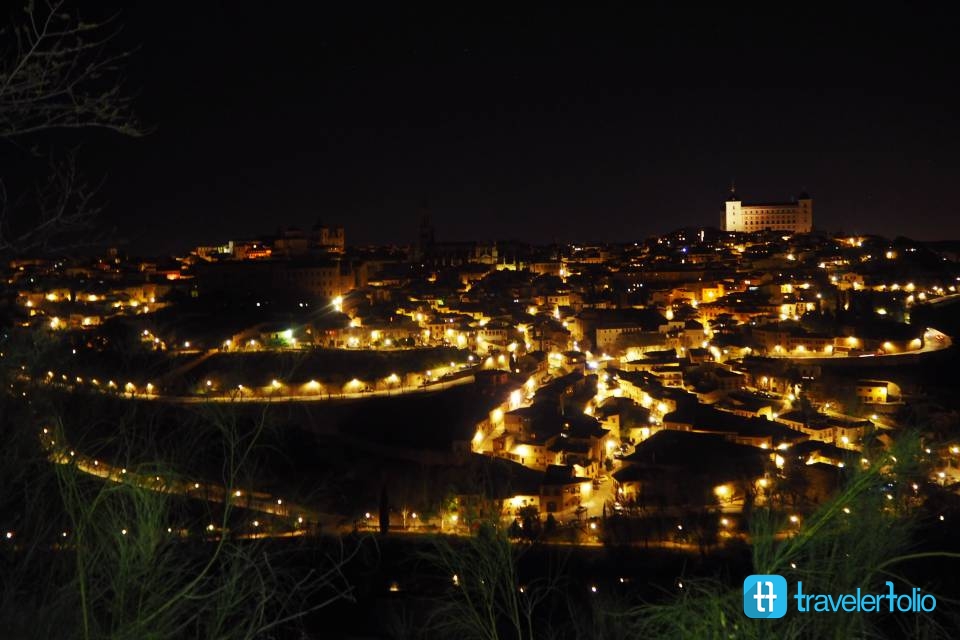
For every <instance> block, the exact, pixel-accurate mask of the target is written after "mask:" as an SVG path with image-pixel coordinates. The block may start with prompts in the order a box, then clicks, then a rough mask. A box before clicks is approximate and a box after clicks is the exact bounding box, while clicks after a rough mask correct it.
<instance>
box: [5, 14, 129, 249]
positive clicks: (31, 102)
mask: <svg viewBox="0 0 960 640" xmlns="http://www.w3.org/2000/svg"><path fill="white" fill-rule="evenodd" d="M119 33H120V26H119V21H118V20H117V16H116V15H114V16H113V17H111V18H109V19H107V20H104V21H100V22H84V21H83V20H82V19H81V17H80V15H79V13H78V12H77V11H76V10H73V9H69V8H68V7H67V6H66V3H65V1H64V0H40V1H39V2H38V1H35V0H30V1H29V2H28V3H27V5H26V6H25V7H24V9H23V11H22V13H21V14H20V15H19V16H18V17H16V18H15V19H14V20H13V21H12V24H11V25H10V26H7V27H5V28H3V29H0V140H3V141H5V142H7V143H9V144H11V145H13V146H15V147H17V148H20V149H22V150H25V151H26V152H27V153H29V154H30V155H31V156H37V155H39V154H40V152H39V151H38V149H39V147H33V146H31V145H33V144H34V143H35V141H36V139H37V138H38V136H39V134H45V133H50V132H56V131H66V130H83V129H100V130H108V131H113V132H117V133H120V134H122V135H126V136H133V137H139V136H141V135H143V134H144V133H145V132H144V129H143V128H142V127H141V126H140V123H139V122H138V121H137V119H136V118H135V116H134V114H133V96H132V95H131V94H129V93H128V92H126V91H125V89H124V86H123V65H125V64H126V62H127V60H128V58H129V57H130V51H127V50H121V49H120V48H119V47H117V46H116V38H117V36H118V34H119ZM41 140H42V141H43V142H49V140H50V139H49V138H48V137H45V136H44V137H42V138H41ZM31 141H33V142H31ZM77 156H78V154H77V151H76V149H74V150H71V151H68V152H67V153H66V155H65V156H63V157H58V156H54V155H53V154H51V161H50V168H49V170H48V175H47V176H46V178H45V179H43V180H41V181H40V182H39V183H37V185H36V189H35V191H36V197H35V198H34V199H32V200H28V199H26V198H23V197H18V198H16V199H15V200H11V199H10V198H9V197H8V188H9V185H10V184H12V183H8V182H6V181H4V179H3V177H0V256H5V255H15V254H24V253H32V252H40V251H42V252H47V253H50V252H55V251H61V250H65V249H76V248H79V246H80V245H81V244H82V243H81V242H80V238H79V236H78V235H77V233H78V232H80V231H87V230H89V229H90V228H91V227H92V223H93V221H94V218H95V217H96V216H97V215H98V214H99V213H100V209H101V206H100V205H99V204H97V202H96V200H95V195H96V192H97V187H96V186H93V185H90V184H89V183H88V182H87V181H86V180H84V179H83V177H82V176H81V174H80V172H79V169H78V167H79V163H78V161H77ZM17 190H18V191H19V189H17Z"/></svg>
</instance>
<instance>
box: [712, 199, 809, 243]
mask: <svg viewBox="0 0 960 640" xmlns="http://www.w3.org/2000/svg"><path fill="white" fill-rule="evenodd" d="M726 204H727V208H726V213H725V215H724V218H723V230H724V231H745V232H748V233H749V232H754V231H765V230H767V229H769V230H771V231H790V232H791V233H810V231H811V230H812V229H813V199H812V198H810V196H808V195H807V194H806V193H801V194H800V196H799V197H798V198H797V199H796V200H794V201H793V202H769V203H746V202H743V201H741V200H740V198H739V197H738V196H737V194H736V193H735V192H734V191H732V190H731V191H730V197H729V198H727V203H726Z"/></svg>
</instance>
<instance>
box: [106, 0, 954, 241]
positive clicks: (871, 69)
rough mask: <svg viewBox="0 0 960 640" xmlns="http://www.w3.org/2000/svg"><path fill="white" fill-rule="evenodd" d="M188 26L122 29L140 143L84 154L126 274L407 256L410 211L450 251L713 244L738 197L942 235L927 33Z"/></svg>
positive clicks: (354, 20) (341, 19)
mask: <svg viewBox="0 0 960 640" xmlns="http://www.w3.org/2000/svg"><path fill="white" fill-rule="evenodd" d="M191 12H192V13H193V14H194V18H193V19H192V20H190V21H183V20H182V19H181V17H180V16H181V14H180V12H179V11H177V10H176V7H174V8H172V9H171V8H162V7H156V6H154V7H149V8H147V7H136V8H130V9H124V10H123V11H121V13H120V19H121V20H122V21H123V23H124V31H123V38H124V42H123V43H124V44H125V45H129V46H130V47H131V48H136V49H137V50H136V51H135V52H134V54H133V56H132V57H131V60H130V70H129V73H128V82H129V84H130V86H131V87H132V88H133V89H134V90H136V91H137V92H139V95H140V98H139V99H138V107H139V110H140V111H141V113H142V119H143V121H144V122H145V123H146V125H147V126H148V127H151V129H152V130H151V131H150V132H149V133H148V135H146V136H145V137H143V138H141V139H138V140H108V141H107V142H106V144H105V145H104V147H103V150H102V151H100V150H98V151H91V154H94V155H96V156H98V157H97V160H98V162H94V163H93V164H94V165H95V166H102V168H103V172H104V173H105V174H107V183H106V186H105V187H104V190H103V195H104V198H105V200H106V201H107V202H108V206H107V209H106V212H105V218H106V221H107V223H108V224H110V225H112V226H114V227H116V230H117V234H118V236H119V237H120V238H124V239H126V240H128V241H129V243H130V246H132V247H133V248H134V249H135V250H138V251H147V252H154V251H155V252H163V251H176V250H180V249H182V248H183V247H185V246H190V245H191V244H196V243H198V242H200V241H203V240H205V239H209V238H213V237H215V236H216V234H217V233H218V232H220V230H222V229H230V234H231V235H234V236H245V235H249V234H253V233H256V232H260V231H264V230H265V227H268V228H271V230H272V227H276V226H278V225H277V224H274V223H275V221H276V222H282V223H283V224H285V225H289V226H300V227H305V226H308V225H310V224H313V223H314V222H315V221H316V220H318V219H322V220H323V221H325V222H327V223H330V224H340V225H343V226H345V227H347V228H350V227H353V228H354V229H355V231H354V232H352V233H351V236H352V238H354V239H355V240H356V241H357V242H358V243H362V244H368V243H399V244H406V243H410V242H413V241H415V239H416V228H417V224H418V222H419V218H420V216H421V208H422V206H423V204H424V203H426V205H427V207H428V208H429V210H430V211H431V212H432V214H433V219H434V223H435V225H436V227H437V233H438V236H439V237H442V238H445V239H496V238H502V239H506V238H516V239H519V240H527V241H530V240H541V239H543V240H546V241H554V240H556V241H559V242H568V241H572V240H580V239H590V240H596V241H610V240H616V239H622V238H625V237H628V238H631V239H635V240H640V239H642V238H644V237H648V236H650V235H653V234H656V233H663V232H666V231H669V230H670V229H673V228H677V227H683V226H691V227H719V226H720V221H721V218H722V214H723V199H724V198H725V195H726V193H727V192H728V190H729V186H730V184H731V183H732V182H736V184H737V187H738V190H739V191H740V192H741V193H742V194H743V197H744V198H746V199H749V200H760V201H763V200H768V199H773V200H778V199H782V198H783V197H785V196H786V195H795V194H798V193H800V192H801V191H808V192H810V193H811V195H812V196H813V197H814V198H815V199H816V200H817V209H818V219H819V222H820V224H818V227H819V228H822V229H824V230H827V231H838V230H842V231H845V232H848V233H878V234H881V235H885V236H890V237H893V236H896V235H907V236H910V237H915V238H917V239H934V238H943V237H958V236H960V229H958V227H957V223H956V222H954V220H956V219H957V217H956V216H955V205H954V204H953V197H952V196H953V184H954V182H955V177H956V168H957V167H956V162H955V160H954V159H953V156H954V154H953V149H954V148H955V147H956V144H957V142H958V141H960V129H958V127H957V124H956V122H955V120H954V119H953V118H952V117H951V115H950V114H951V105H953V104H955V103H956V101H957V90H956V87H955V83H953V82H952V81H951V79H950V66H951V61H952V59H953V58H952V54H951V53H950V52H949V51H948V50H947V49H946V48H945V45H944V43H945V42H946V41H947V40H949V37H948V36H949V34H946V33H939V32H940V30H941V29H943V28H945V25H946V24H949V22H948V21H945V20H938V19H937V17H936V16H934V15H925V16H915V15H910V14H902V13H899V12H897V11H894V10H892V9H889V8H885V7H878V8H875V9H874V10H873V11H872V12H871V13H869V14H864V13H859V12H856V11H853V10H847V11H844V10H839V11H834V12H832V13H831V14H830V15H829V16H827V15H824V14H822V13H820V12H818V11H817V10H816V9H815V8H809V9H802V10H801V9H798V10H795V12H794V13H792V14H787V15H780V16H777V15H774V16H770V15H761V14H754V13H752V12H748V11H745V10H744V11H738V10H731V9H726V8H723V9H710V10H704V11H702V12H697V13H691V14H687V15H684V14H679V15H677V14H674V13H673V11H672V10H670V9H668V8H664V7H655V8H653V9H651V10H650V11H649V12H646V13H639V12H637V13H628V14H624V15H622V16H613V15H606V14H597V15H592V16H580V15H579V14H577V13H575V12H569V11H566V12H565V11H563V10H553V11H551V12H540V11H536V10H532V9H531V10H522V11H521V10H516V11H514V12H511V13H509V14H494V13H487V14H482V15H469V14H456V13H449V14H435V13H428V12H425V11H424V12H419V11H417V10H415V9H394V10H391V11H384V12H377V13H375V14H371V15H364V14H361V13H359V12H358V11H356V10H352V9H349V8H337V9H320V8H314V9H305V10H304V12H303V13H302V14H300V15H298V19H297V20H290V16H289V15H287V14H282V13H271V12H263V13H256V12H254V11H252V10H246V9H243V8H231V9H230V10H229V11H227V10H226V9H225V8H223V7H218V6H216V5H207V6H204V7H197V8H192V9H191ZM671 25H673V26H676V27H680V28H678V29H669V28H667V27H668V26H671ZM214 33H215V35H216V37H213V35H212V34H214ZM941 36H942V37H941ZM881 42H882V43H883V44H885V45H890V48H889V49H881V48H880V47H879V44H880V43H881ZM118 160H120V161H119V162H118ZM92 173H93V172H92ZM93 175H96V174H95V173H93ZM907 220H909V223H907V222H906V221H907ZM267 221H269V224H266V225H265V224H264V223H265V222H267Z"/></svg>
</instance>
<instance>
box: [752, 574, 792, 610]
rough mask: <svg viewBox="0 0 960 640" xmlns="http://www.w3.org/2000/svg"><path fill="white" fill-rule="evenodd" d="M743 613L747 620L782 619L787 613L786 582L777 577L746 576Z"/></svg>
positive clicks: (782, 578) (781, 577)
mask: <svg viewBox="0 0 960 640" xmlns="http://www.w3.org/2000/svg"><path fill="white" fill-rule="evenodd" d="M743 612H744V613H745V614H747V617H748V618H782V617H783V616H784V615H785V614H786V613H787V581H786V580H785V579H784V577H783V576H778V575H769V576H765V575H753V576H747V578H746V580H744V581H743Z"/></svg>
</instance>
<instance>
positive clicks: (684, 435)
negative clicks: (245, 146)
mask: <svg viewBox="0 0 960 640" xmlns="http://www.w3.org/2000/svg"><path fill="white" fill-rule="evenodd" d="M722 227H723V229H724V230H716V229H702V230H700V229H697V230H680V231H676V232H674V233H671V234H668V235H664V236H660V237H654V238H651V239H649V240H647V241H645V242H643V243H633V244H621V245H566V246H546V247H544V246H526V245H522V244H519V243H515V242H512V243H482V242H459V243H457V242H448V243H443V242H438V241H436V240H435V238H434V234H433V232H432V228H431V227H430V226H429V222H428V221H425V222H424V225H423V226H422V228H421V234H420V240H419V242H418V243H417V245H416V246H414V247H391V248H352V247H348V246H346V243H345V240H344V234H343V229H342V228H338V227H327V226H323V225H318V226H317V227H315V228H314V229H312V230H310V231H307V232H304V231H298V230H285V231H282V232H281V233H280V234H278V235H277V236H276V237H274V238H272V239H266V238H264V239H257V240H250V241H244V242H239V241H235V242H229V243H226V244H224V245H222V246H211V247H198V248H196V249H195V250H194V251H193V252H191V253H190V254H189V255H188V256H184V257H182V258H179V259H176V260H172V261H166V262H156V261H137V260H131V259H127V258H124V259H121V258H120V257H119V254H116V253H114V254H111V256H108V257H106V258H102V259H99V260H93V261H86V262H71V263H64V262H49V261H41V260H20V261H18V262H15V263H13V264H12V265H11V269H10V271H9V273H8V275H7V279H8V283H9V284H11V285H12V287H13V288H14V289H15V290H16V291H17V297H16V301H15V305H16V306H17V307H18V309H19V310H20V311H21V319H22V322H23V323H24V324H31V323H35V324H42V325H45V326H47V327H49V329H50V330H53V331H61V330H63V331H66V330H77V331H97V330H99V328H100V327H101V326H102V325H103V324H104V323H107V322H126V323H131V324H133V325H134V326H136V327H137V330H138V332H140V331H141V330H142V335H143V336H144V338H143V342H144V345H145V347H146V348H154V349H160V350H171V351H196V352H198V353H200V354H208V353H211V352H214V351H216V352H228V353H232V352H241V353H245V352H258V353H259V352H264V351H269V350H291V349H295V350H304V349H305V350H312V349H317V348H324V349H345V350H377V351H397V350H404V349H423V348H429V347H437V346H450V347H456V348H459V349H463V350H466V351H469V352H470V353H471V356H470V359H469V361H465V362H461V363H452V364H451V367H450V371H444V372H427V373H426V375H421V376H420V377H419V378H417V379H414V378H404V379H401V378H400V377H399V376H396V374H394V377H393V378H392V379H390V380H387V379H384V380H372V379H363V378H362V377H360V374H358V377H357V378H353V379H351V380H350V381H349V382H348V383H347V384H349V385H352V386H353V387H355V389H354V390H360V388H361V387H362V388H389V387H390V386H391V385H393V386H397V387H401V386H410V387H415V386H419V385H422V384H424V383H426V382H429V381H430V378H431V376H432V377H433V379H434V380H436V379H438V378H439V377H441V376H442V375H444V374H446V373H452V372H455V371H462V370H464V369H469V370H470V371H472V372H473V373H474V374H475V375H476V376H477V380H478V382H479V380H480V379H481V378H484V379H487V378H489V380H496V381H497V383H496V385H495V386H496V387H497V388H498V393H500V394H501V397H503V398H504V400H503V402H502V403H500V404H498V405H497V406H496V407H494V408H493V409H492V410H491V411H490V413H489V416H488V417H487V418H486V419H484V420H483V421H481V422H480V423H479V424H477V425H476V430H475V433H474V434H473V437H472V440H469V441H463V442H457V443H456V444H455V446H456V447H458V448H459V449H460V450H462V451H472V452H474V453H480V454H484V455H489V456H495V457H500V458H504V459H507V460H510V461H512V462H515V463H517V464H519V465H522V466H523V467H527V468H530V469H532V470H535V471H537V472H538V473H539V474H540V475H539V476H537V477H538V478H539V481H538V482H533V483H531V486H530V487H528V488H527V489H525V490H524V492H522V493H518V494H516V495H512V496H509V497H508V499H507V502H506V504H505V509H506V511H507V512H511V511H512V510H515V509H518V508H520V507H522V506H531V505H532V506H537V507H539V508H540V509H541V510H542V511H545V512H555V513H558V514H569V513H572V512H575V511H576V510H577V509H578V508H580V509H581V510H582V509H583V508H584V506H585V505H586V507H587V509H589V510H593V511H594V512H596V511H599V510H600V509H601V508H603V507H604V504H605V503H606V502H607V501H608V499H609V500H610V501H611V502H612V503H615V504H622V503H624V502H630V503H634V504H636V503H644V504H651V503H652V502H656V501H667V502H670V503H674V504H676V503H677V502H678V501H680V502H684V501H685V502H684V504H690V505H692V504H694V503H697V502H698V501H699V502H700V503H701V504H702V503H703V502H704V501H706V502H710V503H712V504H715V503H717V502H719V503H722V504H723V505H726V506H727V507H731V506H734V505H738V504H739V505H742V504H743V500H744V496H745V495H747V494H750V495H757V496H760V498H759V499H763V498H762V496H763V494H764V488H765V487H767V486H768V485H772V484H774V483H775V481H776V478H777V476H778V474H779V475H781V476H782V475H783V474H784V473H788V472H789V473H821V474H829V473H831V472H832V471H831V470H834V471H835V470H836V469H837V468H839V467H841V466H842V465H844V464H847V463H848V461H849V459H851V455H854V456H855V453H851V452H855V451H856V450H858V449H859V448H860V447H861V446H862V443H863V441H864V439H865V438H868V437H869V438H878V437H879V438H881V439H882V438H884V437H885V432H886V431H887V430H888V429H889V428H890V427H892V426H895V418H894V417H895V415H896V413H897V412H898V411H899V410H900V408H902V406H903V399H902V393H901V392H900V389H899V388H898V387H897V385H896V384H894V383H893V382H890V381H886V380H872V379H871V380H857V381H851V382H850V384H849V387H850V389H849V390H850V393H851V396H852V397H853V398H854V399H855V401H856V402H855V405H854V406H853V409H854V410H851V405H849V403H848V405H847V406H846V407H843V408H842V407H841V406H840V404H839V403H836V402H833V404H834V407H833V409H832V410H831V408H830V405H831V399H830V395H829V393H823V392H822V390H821V392H820V393H818V392H817V388H816V381H817V379H818V378H819V377H820V376H821V373H822V371H823V370H824V369H825V368H830V367H834V366H836V365H837V364H838V363H842V362H843V361H848V362H854V361H862V360H863V359H865V358H871V359H873V361H875V362H876V363H877V364H878V365H879V364H890V365H891V366H895V365H896V364H897V362H898V359H903V358H905V357H906V358H913V357H921V356H923V355H924V354H927V353H930V352H935V351H937V350H940V349H943V348H945V347H948V346H949V345H950V338H949V337H948V336H946V335H944V334H942V333H940V332H939V331H936V330H935V329H931V328H929V327H924V326H917V325H915V324H911V322H910V319H911V313H912V312H913V311H914V310H915V309H916V307H917V306H918V305H925V304H931V303H934V302H936V301H940V300H943V299H947V298H949V297H950V296H953V295H957V286H958V281H960V269H958V267H957V263H956V261H955V256H954V255H952V254H949V253H945V252H938V251H936V250H935V249H933V248H931V247H929V246H927V245H925V244H922V243H915V242H912V241H909V240H906V239H898V240H896V241H890V240H888V239H885V238H881V237H876V236H849V235H845V234H824V233H817V232H813V231H812V201H811V200H810V199H809V198H806V197H801V198H799V199H798V200H797V201H795V202H793V203H780V204H776V203H775V204H769V205H748V204H744V203H742V202H741V201H740V200H739V199H737V198H736V196H731V200H730V201H728V203H727V207H726V212H725V216H724V218H723V224H722ZM171 293H180V294H181V299H185V300H204V299H209V298H216V297H223V298H228V299H231V300H234V301H239V302H237V304H244V305H246V308H247V309H248V311H249V312H250V313H251V314H253V317H254V318H255V321H252V322H251V323H250V325H249V326H247V327H245V328H243V329H242V330H239V331H237V330H235V329H230V330H226V329H225V330H224V332H222V333H220V334H215V332H211V333H213V334H214V335H213V337H210V336H190V335H183V334H182V333H177V331H176V330H173V329H168V330H167V331H168V333H169V335H167V334H164V331H165V330H164V328H162V327H154V326H152V325H150V316H151V314H152V313H153V312H155V311H158V310H159V309H161V308H162V307H163V306H164V305H166V304H168V302H167V301H168V299H169V298H168V296H169V295H170V294H171ZM278 310H282V311H283V313H282V318H283V319H282V320H279V319H278V317H280V316H278V315H277V311H278ZM258 313H259V314H261V315H260V316H257V315H256V314H258ZM216 322H217V319H216V318H211V321H210V323H211V326H216ZM58 375H60V374H58ZM64 375H67V374H64ZM69 375H70V377H71V379H72V378H73V377H74V372H70V374H69ZM490 376H493V377H490ZM145 382H146V381H132V382H130V383H128V384H130V385H133V386H134V388H135V389H139V388H144V385H145ZM310 383H313V385H314V386H313V391H317V390H318V389H319V388H320V387H321V386H322V383H321V382H316V381H310V382H309V383H304V384H310ZM214 384H218V383H217V382H215V381H211V380H207V381H206V386H207V387H211V386H213V385H214ZM200 386H201V388H200V389H198V390H197V393H202V392H203V391H204V390H203V388H202V386H203V385H200ZM240 386H241V390H242V387H243V385H240ZM247 386H248V388H249V389H260V390H261V391H260V393H263V394H265V395H266V394H276V393H277V392H278V391H279V392H282V391H283V389H284V388H286V387H288V386H292V385H288V383H287V381H282V380H281V381H278V380H276V379H273V380H268V379H264V380H250V381H249V383H248V385H247ZM300 386H302V385H300ZM341 391H343V389H341ZM347 391H350V389H347ZM150 392H151V393H157V394H162V392H163V390H162V389H156V390H154V389H151V390H150ZM290 393H291V394H293V393H304V390H303V389H299V390H298V391H296V392H294V391H290ZM851 413H852V414H853V415H851ZM721 450H722V451H723V452H724V455H723V457H724V459H726V460H730V461H735V462H736V464H721V463H719V462H716V459H717V455H718V454H717V452H718V451H721ZM711 451H712V452H713V453H712V454H711V453H710V452H711ZM701 459H702V460H703V461H704V462H703V464H701V463H700V462H698V461H700V460H701ZM707 460H710V461H711V462H709V463H708V462H706V461H707ZM948 469H953V467H952V466H949V467H948ZM785 470H786V471H785ZM745 471H749V473H746V472H745ZM947 472H948V473H952V471H949V470H948V471H947ZM677 474H680V475H683V476H684V478H686V480H685V482H680V481H679V478H678V477H677ZM611 476H612V478H613V482H610V483H609V485H608V484H607V483H608V482H609V481H608V480H607V478H609V477H611ZM691 478H692V479H691ZM819 484H820V485H823V484H825V483H822V482H821V483H819ZM826 484H829V483H826ZM701 485H702V486H701ZM690 486H695V487H700V488H701V489H703V490H699V489H698V491H699V493H697V491H694V492H693V493H696V494H697V495H698V496H700V497H699V498H696V497H692V495H693V494H691V493H690V491H688V488H689V487H690ZM811 486H819V485H818V484H817V483H812V484H811ZM608 487H609V488H608ZM683 487H686V488H683ZM684 491H685V492H686V493H684V495H683V496H680V495H679V494H678V492H684ZM601 493H602V494H603V495H604V497H603V498H599V497H598V498H596V499H594V497H595V495H597V494H601Z"/></svg>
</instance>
